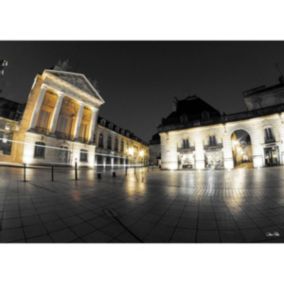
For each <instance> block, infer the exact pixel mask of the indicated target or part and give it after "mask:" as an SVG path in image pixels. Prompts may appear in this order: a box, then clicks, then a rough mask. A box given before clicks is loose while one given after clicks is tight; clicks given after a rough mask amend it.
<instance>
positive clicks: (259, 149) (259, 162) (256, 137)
mask: <svg viewBox="0 0 284 284" xmlns="http://www.w3.org/2000/svg"><path fill="white" fill-rule="evenodd" d="M250 134H251V135H250V138H251V144H252V155H253V167H254V168H260V167H263V166H264V149H263V148H264V147H263V142H264V133H263V128H262V125H261V123H255V124H253V125H252V126H251V133H250Z"/></svg>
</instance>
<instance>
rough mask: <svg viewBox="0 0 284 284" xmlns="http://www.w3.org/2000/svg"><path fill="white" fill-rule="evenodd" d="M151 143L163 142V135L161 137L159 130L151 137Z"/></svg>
mask: <svg viewBox="0 0 284 284" xmlns="http://www.w3.org/2000/svg"><path fill="white" fill-rule="evenodd" d="M149 144H150V145H157V144H161V137H160V135H159V133H158V132H157V133H155V134H154V135H153V136H152V138H151V140H150V142H149Z"/></svg>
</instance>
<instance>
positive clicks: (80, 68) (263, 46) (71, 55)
mask: <svg viewBox="0 0 284 284" xmlns="http://www.w3.org/2000/svg"><path fill="white" fill-rule="evenodd" d="M0 58H3V59H6V60H8V61H9V66H8V68H7V69H6V71H5V77H4V78H2V79H1V81H0V88H2V89H3V92H2V94H1V96H3V97H6V98H8V99H11V100H16V101H19V102H25V101H26V99H27V95H28V93H29V90H30V88H31V86H32V83H33V79H34V77H35V75H36V74H37V73H41V72H42V71H43V70H44V69H45V68H50V67H51V66H53V65H54V64H56V62H58V60H59V59H61V60H65V59H69V61H70V65H71V67H72V68H71V70H70V71H74V72H80V73H84V74H85V75H86V76H87V77H88V78H89V79H91V80H96V81H97V82H98V89H99V92H100V94H101V96H102V97H103V98H104V100H105V101H106V103H105V105H104V106H103V107H102V109H101V112H100V115H102V116H105V117H106V118H107V119H109V120H111V121H113V122H114V123H116V124H118V125H119V126H121V127H124V128H127V129H129V130H131V131H133V132H134V133H135V134H136V135H138V136H140V137H141V138H143V139H145V140H149V138H150V137H151V136H152V134H154V132H155V131H156V126H157V125H158V124H159V123H160V121H161V118H162V117H165V116H167V115H168V114H169V112H171V110H172V101H173V98H174V97H178V98H179V99H181V98H184V97H186V96H187V95H198V96H200V97H201V98H202V99H204V100H205V101H207V102H208V103H210V104H212V105H213V106H214V107H215V108H217V109H218V110H220V111H222V112H226V113H232V112H238V111H242V110H245V105H244V103H243V100H242V92H243V91H244V90H247V89H250V88H253V87H257V86H259V85H269V84H274V83H276V82H277V79H278V77H279V72H278V71H277V70H276V68H275V63H276V62H277V63H278V64H279V66H280V68H281V69H282V71H283V73H284V42H222V41H220V42H206V41H204V42H194V41H188V42H147V41H144V42H139V41H138V42H127V41H125V42H111V41H109V42H96V41H93V42H68V41H66V42H16V41H15V42H1V43H0Z"/></svg>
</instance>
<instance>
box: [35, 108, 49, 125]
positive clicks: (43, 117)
mask: <svg viewBox="0 0 284 284" xmlns="http://www.w3.org/2000/svg"><path fill="white" fill-rule="evenodd" d="M49 117H50V113H49V112H47V111H41V112H40V113H39V116H38V120H37V128H39V129H48V121H49Z"/></svg>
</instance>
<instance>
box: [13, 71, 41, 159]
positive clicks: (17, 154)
mask: <svg viewBox="0 0 284 284" xmlns="http://www.w3.org/2000/svg"><path fill="white" fill-rule="evenodd" d="M42 83H43V80H42V76H41V75H37V76H36V78H35V81H34V85H33V87H32V89H31V91H30V94H29V96H28V100H27V103H26V107H25V110H24V113H23V117H22V120H21V122H20V124H19V130H18V131H15V133H14V141H16V142H15V143H13V147H12V156H13V160H14V161H15V162H18V163H21V162H22V161H23V150H24V144H23V142H24V141H25V133H26V131H27V130H28V129H29V127H30V123H31V120H32V118H33V111H34V108H35V106H36V104H37V101H38V97H39V96H40V90H41V85H42Z"/></svg>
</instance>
